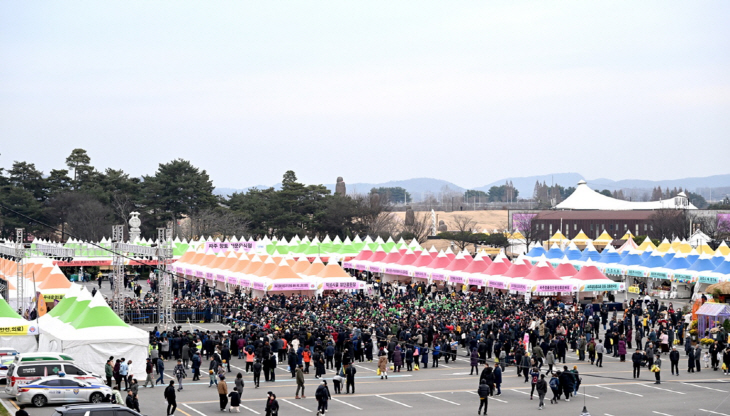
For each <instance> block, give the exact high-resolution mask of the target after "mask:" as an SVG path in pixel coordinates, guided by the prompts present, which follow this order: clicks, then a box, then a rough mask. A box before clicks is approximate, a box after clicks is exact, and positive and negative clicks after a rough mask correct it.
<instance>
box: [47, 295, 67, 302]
mask: <svg viewBox="0 0 730 416" xmlns="http://www.w3.org/2000/svg"><path fill="white" fill-rule="evenodd" d="M64 297H66V295H59V294H44V295H43V300H45V301H46V303H52V302H53V301H55V300H59V301H60V300H61V299H63V298H64Z"/></svg>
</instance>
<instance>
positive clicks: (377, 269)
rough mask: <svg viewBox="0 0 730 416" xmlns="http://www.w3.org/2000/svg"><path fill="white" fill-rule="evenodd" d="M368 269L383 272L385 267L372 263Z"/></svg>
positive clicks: (372, 271)
mask: <svg viewBox="0 0 730 416" xmlns="http://www.w3.org/2000/svg"><path fill="white" fill-rule="evenodd" d="M368 271H369V272H371V273H382V272H383V268H382V267H381V266H375V265H372V266H370V267H368Z"/></svg>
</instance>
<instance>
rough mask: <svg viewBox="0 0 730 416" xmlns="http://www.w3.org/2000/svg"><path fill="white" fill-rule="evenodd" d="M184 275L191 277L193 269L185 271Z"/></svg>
mask: <svg viewBox="0 0 730 416" xmlns="http://www.w3.org/2000/svg"><path fill="white" fill-rule="evenodd" d="M185 275H186V276H192V275H193V269H185Z"/></svg>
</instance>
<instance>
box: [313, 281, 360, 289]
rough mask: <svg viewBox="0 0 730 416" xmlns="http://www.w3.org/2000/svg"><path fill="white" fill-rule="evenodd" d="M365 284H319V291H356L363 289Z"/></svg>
mask: <svg viewBox="0 0 730 416" xmlns="http://www.w3.org/2000/svg"><path fill="white" fill-rule="evenodd" d="M363 287H364V284H363V283H362V282H342V281H340V282H322V283H320V284H319V287H318V289H321V290H356V289H362V288H363Z"/></svg>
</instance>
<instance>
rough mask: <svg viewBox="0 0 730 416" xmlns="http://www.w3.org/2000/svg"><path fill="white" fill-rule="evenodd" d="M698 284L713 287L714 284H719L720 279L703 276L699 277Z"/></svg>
mask: <svg viewBox="0 0 730 416" xmlns="http://www.w3.org/2000/svg"><path fill="white" fill-rule="evenodd" d="M698 282H700V283H708V284H711V285H714V284H715V283H720V279H719V278H718V277H715V276H706V275H705V276H699V280H698Z"/></svg>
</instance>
